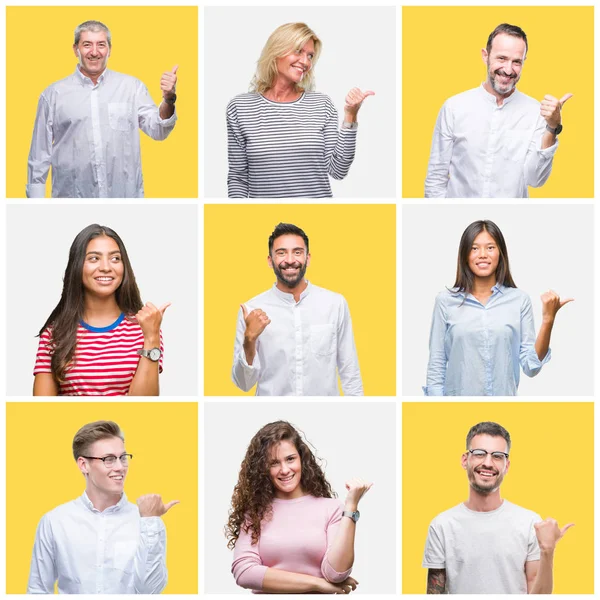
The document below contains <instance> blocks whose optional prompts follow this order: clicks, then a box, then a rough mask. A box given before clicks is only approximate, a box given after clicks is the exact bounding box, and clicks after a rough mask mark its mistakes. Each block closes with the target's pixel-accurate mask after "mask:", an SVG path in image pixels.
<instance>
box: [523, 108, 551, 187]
mask: <svg viewBox="0 0 600 600" xmlns="http://www.w3.org/2000/svg"><path fill="white" fill-rule="evenodd" d="M545 131H546V120H545V119H544V118H543V117H541V116H540V117H538V120H537V124H536V128H535V132H534V134H533V137H532V139H531V141H530V143H529V148H528V149H527V155H526V157H525V181H526V182H527V185H530V186H531V187H540V186H542V185H544V183H546V181H547V180H548V177H550V173H551V172H552V161H553V160H554V154H555V153H556V150H557V149H558V138H556V141H555V142H554V144H553V145H552V146H550V148H545V149H544V150H542V137H543V135H544V133H545Z"/></svg>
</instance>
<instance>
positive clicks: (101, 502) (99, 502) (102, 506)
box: [85, 486, 122, 512]
mask: <svg viewBox="0 0 600 600" xmlns="http://www.w3.org/2000/svg"><path fill="white" fill-rule="evenodd" d="M85 493H86V494H87V497H88V498H89V499H90V502H91V503H92V504H93V505H94V508H95V509H96V510H99V511H100V512H104V511H105V510H106V509H107V508H110V507H111V506H115V505H116V504H118V503H119V500H121V497H122V494H111V495H108V494H102V493H101V492H99V491H98V490H95V489H90V488H89V486H88V487H86V489H85Z"/></svg>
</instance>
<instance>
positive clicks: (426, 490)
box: [402, 402, 594, 594]
mask: <svg viewBox="0 0 600 600" xmlns="http://www.w3.org/2000/svg"><path fill="white" fill-rule="evenodd" d="M481 421H495V422H497V423H500V424H501V425H502V426H503V427H505V428H506V429H507V430H508V432H509V433H510V437H511V440H512V448H511V451H510V462H511V464H510V468H509V471H508V473H507V475H506V479H505V480H504V482H503V484H502V488H501V493H502V497H504V498H506V499H507V500H509V501H510V502H513V503H514V504H518V505H519V506H522V507H523V508H527V509H529V510H533V511H534V512H536V513H538V514H539V515H540V516H541V517H542V519H545V518H547V517H553V518H554V519H556V520H557V521H558V523H559V525H560V526H561V527H562V526H563V525H566V524H567V523H571V522H573V523H575V527H573V528H571V529H570V530H569V531H568V533H567V534H566V535H565V537H564V538H563V539H562V540H561V541H560V542H559V544H558V548H557V550H556V554H555V558H554V560H555V562H554V593H556V594H593V593H594V426H593V423H594V407H593V404H592V403H591V402H590V403H575V402H565V403H545V402H544V403H541V402H540V403H537V402H536V403H526V402H510V403H499V402H473V403H455V402H447V403H435V402H434V403H404V405H403V410H402V471H403V472H402V501H403V509H402V510H403V514H402V523H403V532H402V581H403V589H402V592H403V593H404V594H424V593H425V589H426V581H427V570H426V569H424V568H422V567H421V562H422V560H423V550H424V549H425V540H426V538H427V530H428V527H429V523H430V522H431V521H432V519H433V518H434V517H435V516H436V515H437V514H439V513H440V512H442V511H444V510H447V509H449V508H452V507H453V506H456V505H457V504H460V503H461V502H464V501H465V500H466V499H467V498H468V490H469V486H468V481H467V475H466V472H465V471H464V469H463V468H462V466H461V462H460V459H461V456H462V454H463V452H464V451H465V441H466V437H467V433H468V431H469V429H470V428H471V427H472V426H473V425H475V424H476V423H480V422H481Z"/></svg>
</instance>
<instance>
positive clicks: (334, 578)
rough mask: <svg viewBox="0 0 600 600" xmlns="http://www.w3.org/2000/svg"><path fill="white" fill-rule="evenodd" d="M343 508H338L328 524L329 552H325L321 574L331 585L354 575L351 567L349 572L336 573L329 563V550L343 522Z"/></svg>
mask: <svg viewBox="0 0 600 600" xmlns="http://www.w3.org/2000/svg"><path fill="white" fill-rule="evenodd" d="M342 510H343V509H342V507H341V506H340V505H338V506H337V507H336V510H335V512H334V513H333V514H332V515H331V518H330V519H329V522H328V523H327V529H326V533H327V551H326V552H325V556H324V557H323V561H322V562H321V574H322V575H323V577H324V578H325V579H326V580H327V581H329V582H330V583H340V582H342V581H344V579H347V578H348V576H349V575H350V573H352V567H350V568H349V569H348V570H347V571H342V572H339V571H336V570H335V569H334V568H333V567H332V566H331V563H330V562H329V550H330V549H331V546H332V544H333V541H334V540H335V537H336V535H337V532H338V529H339V526H340V523H341V522H342V519H343V518H344V517H342Z"/></svg>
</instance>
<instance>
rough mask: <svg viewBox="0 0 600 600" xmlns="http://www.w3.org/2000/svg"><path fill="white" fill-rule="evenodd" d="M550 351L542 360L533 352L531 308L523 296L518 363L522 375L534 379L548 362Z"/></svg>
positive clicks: (528, 299)
mask: <svg viewBox="0 0 600 600" xmlns="http://www.w3.org/2000/svg"><path fill="white" fill-rule="evenodd" d="M551 353H552V352H551V350H550V348H548V352H547V353H546V356H544V359H543V360H540V359H539V358H538V355H537V352H536V351H535V325H534V322H533V308H532V306H531V300H530V298H529V296H525V298H524V300H523V304H522V305H521V346H520V349H519V362H520V363H521V367H522V368H523V373H525V375H527V377H535V376H536V375H537V374H538V373H539V372H540V371H541V370H542V367H543V366H544V365H545V364H546V363H547V362H548V361H549V360H550V358H551Z"/></svg>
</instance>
